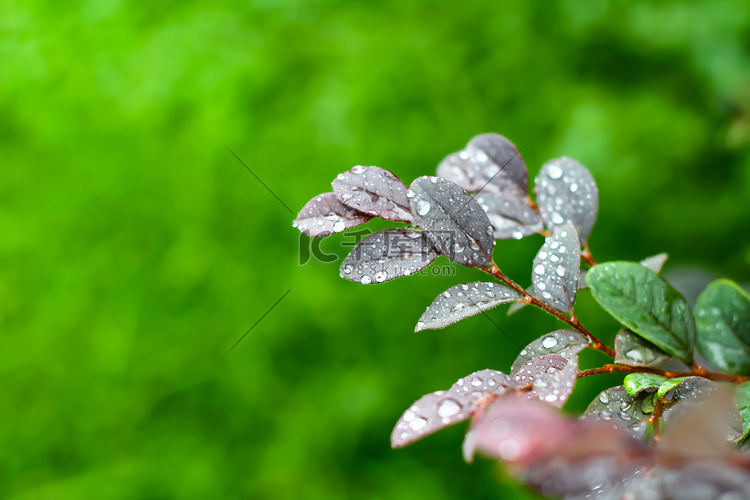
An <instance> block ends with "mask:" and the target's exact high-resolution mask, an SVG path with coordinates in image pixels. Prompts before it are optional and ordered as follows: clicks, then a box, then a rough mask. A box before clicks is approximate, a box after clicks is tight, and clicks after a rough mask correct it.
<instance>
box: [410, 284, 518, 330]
mask: <svg viewBox="0 0 750 500" xmlns="http://www.w3.org/2000/svg"><path fill="white" fill-rule="evenodd" d="M519 298H520V295H519V294H518V293H517V292H515V291H514V290H511V289H510V288H508V287H507V286H504V285H498V284H497V283H492V282H478V283H465V284H463V285H456V286H454V287H451V288H449V289H448V290H446V291H444V292H443V293H441V294H440V295H438V297H437V298H436V299H435V301H434V302H433V303H432V304H431V305H430V306H429V307H428V308H427V310H426V311H425V313H424V314H423V315H422V317H421V318H419V322H418V323H417V327H416V329H415V331H417V332H418V331H421V330H431V329H438V328H445V327H446V326H448V325H452V324H453V323H455V322H457V321H459V320H462V319H464V318H468V317H469V316H474V315H475V314H479V313H480V312H482V311H486V310H488V309H492V308H493V307H495V306H499V305H500V304H506V303H508V302H513V301H515V300H518V299H519Z"/></svg>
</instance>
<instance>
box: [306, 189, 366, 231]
mask: <svg viewBox="0 0 750 500" xmlns="http://www.w3.org/2000/svg"><path fill="white" fill-rule="evenodd" d="M370 219H371V217H370V216H369V215H366V214H363V213H361V212H358V211H357V210H354V209H353V208H351V207H348V206H346V205H344V204H343V203H341V202H340V201H339V200H338V199H336V197H335V196H334V194H333V193H323V194H321V195H318V196H316V197H315V198H313V199H312V200H310V201H308V202H307V204H306V205H305V206H304V207H302V210H300V212H299V215H297V218H296V219H295V221H294V224H293V225H294V227H296V228H297V229H299V230H300V231H302V232H303V233H305V234H306V235H308V236H311V237H313V238H318V237H322V236H328V235H330V234H333V233H340V232H341V231H343V230H345V229H349V228H351V227H356V226H359V225H361V224H364V223H365V222H367V221H368V220H370Z"/></svg>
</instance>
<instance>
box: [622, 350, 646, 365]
mask: <svg viewBox="0 0 750 500" xmlns="http://www.w3.org/2000/svg"><path fill="white" fill-rule="evenodd" d="M625 357H626V358H628V359H632V360H633V361H635V362H636V363H642V362H643V353H642V352H641V351H639V350H638V349H631V350H630V351H628V352H626V353H625Z"/></svg>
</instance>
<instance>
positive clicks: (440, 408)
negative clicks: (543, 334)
mask: <svg viewBox="0 0 750 500" xmlns="http://www.w3.org/2000/svg"><path fill="white" fill-rule="evenodd" d="M512 387H513V384H512V382H511V381H510V378H509V377H508V376H507V375H505V374H504V373H501V372H498V371H495V370H481V371H478V372H475V373H472V374H471V375H468V376H466V377H464V378H462V379H460V380H458V381H457V382H456V383H455V384H453V386H452V387H451V388H450V389H449V390H447V391H437V392H433V393H430V394H427V395H426V396H423V397H421V398H420V399H419V400H418V401H417V402H415V403H414V404H413V405H412V406H411V407H410V408H409V409H408V410H406V411H405V412H404V414H403V415H401V418H399V420H398V422H397V423H396V426H395V427H394V429H393V433H391V446H392V447H393V448H401V447H402V446H406V445H407V444H410V443H412V442H414V441H416V440H418V439H421V438H423V437H424V436H427V435H428V434H432V433H433V432H435V431H438V430H440V429H442V428H444V427H447V426H449V425H453V424H455V423H458V422H461V421H463V420H466V419H467V418H469V417H470V416H471V415H472V413H473V412H474V410H476V409H477V407H478V405H479V404H480V403H481V402H482V401H484V400H485V398H487V397H488V396H492V397H494V396H497V395H500V394H503V393H505V392H506V391H507V390H508V389H511V388H512Z"/></svg>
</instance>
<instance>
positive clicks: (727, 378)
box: [578, 365, 750, 384]
mask: <svg viewBox="0 0 750 500" xmlns="http://www.w3.org/2000/svg"><path fill="white" fill-rule="evenodd" d="M615 372H626V373H653V374H655V375H661V376H662V377H666V378H678V377H694V376H698V377H703V378H707V379H709V380H716V381H718V382H733V383H735V384H742V383H743V382H747V381H748V380H750V377H741V376H739V375H729V374H727V373H715V372H710V371H708V370H704V369H701V371H700V372H698V371H691V372H673V371H668V370H660V369H658V368H648V367H645V366H625V365H604V366H602V367H601V368H591V369H588V370H581V371H579V372H578V378H583V377H588V376H589V375H597V374H599V373H615Z"/></svg>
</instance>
